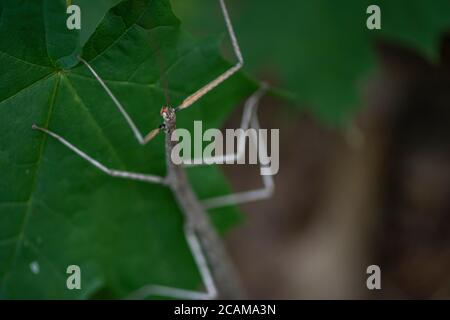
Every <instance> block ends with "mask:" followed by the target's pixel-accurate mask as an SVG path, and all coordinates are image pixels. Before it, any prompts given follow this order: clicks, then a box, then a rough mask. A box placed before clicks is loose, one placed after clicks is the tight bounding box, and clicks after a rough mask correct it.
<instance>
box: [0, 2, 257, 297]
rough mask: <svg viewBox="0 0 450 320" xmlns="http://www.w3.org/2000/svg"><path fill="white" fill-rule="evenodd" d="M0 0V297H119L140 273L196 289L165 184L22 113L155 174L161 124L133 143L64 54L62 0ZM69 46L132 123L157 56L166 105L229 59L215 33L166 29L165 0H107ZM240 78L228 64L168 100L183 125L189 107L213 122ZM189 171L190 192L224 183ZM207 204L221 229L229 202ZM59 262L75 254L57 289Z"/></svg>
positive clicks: (146, 119)
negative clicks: (144, 140)
mask: <svg viewBox="0 0 450 320" xmlns="http://www.w3.org/2000/svg"><path fill="white" fill-rule="evenodd" d="M0 3H1V6H0V10H1V21H0V114H1V116H0V298H86V297H91V296H92V295H94V294H96V293H97V295H96V296H107V297H123V296H124V295H126V294H127V293H129V292H130V291H132V290H134V289H136V288H138V287H140V286H142V285H144V284H147V283H157V284H164V285H172V286H177V287H182V288H198V285H199V283H200V280H199V275H198V272H197V270H196V268H195V264H194V262H193V260H192V257H191V255H190V252H189V250H188V248H187V246H186V244H185V241H184V240H183V233H182V223H183V222H182V216H181V213H180V211H179V209H178V208H177V206H176V204H175V201H174V198H173V195H172V194H171V192H170V191H169V190H168V189H167V188H165V187H162V186H158V185H151V184H146V183H140V182H133V181H127V180H121V179H117V178H111V177H108V176H106V175H104V174H103V173H102V172H99V170H97V169H95V168H93V167H92V166H91V165H90V164H88V163H87V162H85V161H84V160H83V159H81V158H80V157H78V156H77V155H75V154H74V153H73V152H71V151H70V150H68V149H67V148H66V147H64V146H63V145H61V144H60V143H59V142H57V141H55V140H54V139H50V138H49V137H47V136H46V135H44V134H42V133H40V132H37V131H33V130H31V126H32V124H33V123H36V124H38V125H40V126H43V127H48V128H49V129H50V130H53V131H55V132H57V133H59V134H61V135H62V136H64V137H65V138H66V139H68V140H69V141H71V142H72V143H73V144H75V145H76V146H78V147H79V148H80V149H82V150H83V151H85V152H86V153H88V154H90V155H91V156H92V157H94V158H95V159H98V160H99V161H101V162H103V163H104V164H106V165H107V166H109V167H111V168H116V169H121V170H129V171H136V172H144V173H152V174H159V175H164V174H165V160H164V145H163V136H162V135H161V136H160V137H158V138H157V139H156V140H155V141H152V142H151V143H150V144H149V145H147V146H145V147H142V146H140V145H139V144H138V143H137V142H136V141H135V140H134V136H133V134H132V132H131V130H130V129H129V128H128V127H127V125H126V122H125V121H124V119H123V117H122V116H121V114H120V113H119V112H118V111H117V110H116V107H115V106H114V104H113V103H112V102H111V100H110V99H109V98H108V96H107V95H106V93H105V92H104V90H103V89H102V88H101V86H100V85H99V84H98V82H97V81H96V80H95V79H94V78H93V77H92V76H91V74H90V73H89V72H88V70H87V69H86V67H84V66H83V65H81V64H77V65H75V64H74V61H75V60H73V59H74V57H76V56H75V55H76V52H77V50H79V49H77V48H78V46H79V43H80V38H79V35H78V34H77V33H76V32H75V33H74V34H72V33H70V32H68V31H67V30H66V29H65V20H64V18H65V17H66V14H65V7H64V3H65V1H62V0H61V1H57V0H33V1H17V0H9V1H2V2H0ZM49 3H51V5H50V4H49ZM62 23H64V25H62ZM156 52H158V53H156ZM156 56H161V57H162V61H163V63H161V62H159V61H158V59H157V58H156ZM83 57H84V58H85V59H86V60H88V61H90V63H91V64H92V65H93V67H94V68H95V69H96V70H97V72H98V73H99V74H100V75H101V76H102V77H103V78H104V79H105V80H106V82H107V84H108V85H109V86H110V88H111V90H112V91H113V92H114V93H115V94H116V95H117V97H118V98H119V100H121V101H122V103H123V104H124V106H125V107H126V109H127V110H128V112H129V113H130V115H131V117H132V118H133V119H134V120H135V121H136V122H137V125H138V127H139V128H140V129H141V130H142V131H143V132H144V131H145V132H147V131H148V130H150V129H152V128H154V127H155V126H157V125H158V124H159V123H160V121H161V119H160V116H159V110H160V108H161V106H162V105H163V104H164V103H165V97H164V89H163V86H162V85H161V81H160V80H159V79H160V72H161V68H162V71H163V72H164V74H165V76H166V79H167V82H168V84H169V88H170V96H171V104H172V105H177V104H178V103H180V102H181V101H182V100H183V98H185V97H186V96H187V95H188V94H189V93H191V92H192V91H193V90H195V89H197V88H198V87H200V86H201V85H203V84H205V83H207V82H208V81H210V80H211V79H213V78H214V77H215V76H217V75H218V74H220V72H222V71H224V70H225V69H226V68H227V67H229V65H230V64H229V63H227V62H226V61H225V60H223V59H222V58H221V56H220V55H219V53H218V43H217V42H216V41H202V42H197V41H195V40H194V39H192V38H191V37H190V36H189V35H187V34H186V33H184V32H183V31H182V30H180V28H179V21H178V19H177V18H176V17H175V16H174V15H173V14H172V12H171V9H170V5H169V3H168V1H166V0H158V1H155V0H153V1H152V0H132V1H124V2H121V3H120V4H119V5H118V6H116V7H114V8H113V9H111V11H110V12H109V13H108V14H107V15H106V17H105V18H104V20H103V21H102V22H101V24H100V25H99V26H98V28H97V29H96V31H95V32H94V33H93V35H92V36H91V37H90V40H89V41H88V42H87V43H86V45H85V46H84V48H83ZM161 66H162V67H161ZM252 90H254V84H252V83H251V82H249V81H248V80H247V79H246V78H244V77H243V76H242V75H236V76H233V77H232V78H231V79H230V80H229V81H227V82H226V84H224V85H223V86H220V87H219V88H218V89H217V90H215V91H214V92H211V93H210V94H208V95H207V96H206V97H205V98H204V99H202V100H201V101H200V102H198V103H197V104H196V105H195V106H193V107H192V108H190V109H187V110H185V111H183V112H182V113H180V115H179V117H178V118H179V125H180V126H182V127H186V128H190V129H191V127H192V123H193V120H195V119H198V120H200V119H201V120H203V121H204V127H206V128H207V127H218V126H220V125H221V124H222V122H223V120H224V119H225V118H226V116H227V114H228V113H229V112H230V111H231V109H232V108H233V106H235V105H236V104H237V103H239V102H240V101H241V100H242V99H243V98H244V97H245V96H247V95H249V94H250V93H251V92H252ZM190 177H191V180H192V182H193V184H194V187H195V189H196V190H197V192H198V194H199V196H200V197H201V198H204V197H208V196H213V195H218V194H222V193H226V192H228V191H229V189H228V187H227V184H226V183H225V182H224V179H223V178H222V176H221V174H220V172H219V171H218V170H217V168H215V167H211V168H201V169H195V170H194V171H190ZM216 215H217V218H218V219H217V220H221V222H220V223H219V227H220V228H222V229H223V228H224V227H226V226H227V225H229V223H231V222H232V221H233V220H235V217H236V215H235V210H234V209H224V210H217V212H214V213H213V216H216ZM71 264H76V265H79V266H80V267H81V270H82V289H81V290H72V291H71V290H68V289H67V288H66V276H67V275H66V268H67V266H68V265H71ZM99 292H100V293H99Z"/></svg>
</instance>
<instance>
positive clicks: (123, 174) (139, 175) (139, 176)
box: [32, 125, 165, 184]
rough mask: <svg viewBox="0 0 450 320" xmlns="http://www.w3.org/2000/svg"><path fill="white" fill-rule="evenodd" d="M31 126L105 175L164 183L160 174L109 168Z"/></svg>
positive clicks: (38, 128) (59, 138)
mask: <svg viewBox="0 0 450 320" xmlns="http://www.w3.org/2000/svg"><path fill="white" fill-rule="evenodd" d="M32 128H33V129H34V130H39V131H42V132H44V133H46V134H48V135H49V136H51V137H52V138H54V139H56V140H58V141H59V142H61V143H62V144H63V145H65V146H66V147H68V148H69V149H70V150H72V151H73V152H75V153H76V154H77V155H79V156H80V157H81V158H83V159H84V160H86V161H87V162H89V163H90V164H92V165H93V166H94V167H96V168H97V169H100V170H101V171H103V172H104V173H106V174H107V175H110V176H112V177H119V178H124V179H131V180H138V181H144V182H150V183H157V184H165V179H164V178H163V177H160V176H155V175H149V174H142V173H135V172H128V171H120V170H114V169H110V168H108V167H106V166H105V165H103V164H102V163H100V162H98V161H97V160H95V159H93V158H92V157H90V156H89V155H87V154H86V153H84V152H83V151H81V150H80V149H78V148H77V147H75V146H74V145H73V144H71V143H70V142H68V141H67V140H65V139H64V138H63V137H61V136H60V135H58V134H56V133H54V132H52V131H50V130H47V129H44V128H41V127H38V126H37V125H33V126H32Z"/></svg>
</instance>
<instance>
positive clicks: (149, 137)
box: [78, 57, 161, 145]
mask: <svg viewBox="0 0 450 320" xmlns="http://www.w3.org/2000/svg"><path fill="white" fill-rule="evenodd" d="M78 60H80V61H81V62H82V63H83V64H84V65H85V66H86V67H87V68H88V69H89V71H90V72H91V73H92V75H93V76H94V77H95V79H97V81H98V82H99V83H100V85H101V86H102V87H103V89H104V90H105V91H106V93H107V94H108V96H109V97H110V98H111V100H112V101H113V102H114V104H115V105H116V107H117V109H119V111H120V113H121V114H122V115H123V117H124V118H125V121H126V122H127V124H128V126H129V127H130V129H131V131H133V133H134V136H135V137H136V140H137V141H138V142H139V143H140V144H141V145H144V144H146V143H147V142H149V141H150V140H152V139H153V138H154V137H155V136H156V135H157V134H158V133H159V132H160V130H161V128H157V129H153V130H152V131H150V132H149V133H148V134H147V135H146V136H145V137H144V136H143V135H142V134H141V132H140V131H139V129H138V128H137V126H136V124H135V123H134V121H133V119H131V117H130V115H129V114H128V112H127V111H126V110H125V108H124V107H123V106H122V104H121V103H120V101H119V100H118V99H117V98H116V96H115V95H114V94H113V93H112V91H111V90H110V89H109V87H108V86H107V85H106V83H105V82H104V81H103V79H102V78H101V77H100V76H99V75H98V73H97V72H96V71H95V70H94V68H93V67H92V66H91V65H90V64H89V63H88V62H87V61H86V60H84V59H83V58H81V57H78Z"/></svg>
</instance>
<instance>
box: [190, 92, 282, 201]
mask: <svg viewBox="0 0 450 320" xmlns="http://www.w3.org/2000/svg"><path fill="white" fill-rule="evenodd" d="M266 91H267V85H266V84H263V85H262V87H261V88H260V89H259V90H258V91H256V92H255V93H254V94H253V95H252V96H250V98H248V99H247V101H246V103H245V106H244V112H243V116H242V121H241V128H242V129H244V130H246V129H248V128H249V127H250V126H251V127H253V128H254V129H256V130H259V129H260V126H259V121H258V116H257V110H258V104H259V100H260V99H261V97H262V96H263V95H264V93H265V92H266ZM260 138H261V139H262V140H261V139H260V143H259V148H262V149H263V150H262V152H261V153H262V154H267V153H266V150H265V148H266V147H267V141H265V140H263V137H260ZM245 139H246V137H245V136H244V135H242V136H240V137H239V141H238V150H237V152H236V153H235V154H228V155H222V156H216V157H213V158H208V159H206V160H205V159H203V161H198V162H197V163H202V162H203V163H217V162H220V163H226V161H227V160H233V161H237V160H239V159H241V158H242V157H243V156H245ZM254 142H255V143H256V141H255V140H254ZM190 163H191V162H189V164H190ZM194 163H195V162H194ZM260 166H261V167H262V165H261V162H260ZM262 179H263V185H264V186H263V188H260V189H256V190H250V191H244V192H239V193H234V194H229V195H225V196H219V197H215V198H211V199H206V200H203V205H204V207H205V208H206V209H212V208H218V207H224V206H230V205H235V204H240V203H246V202H251V201H257V200H263V199H267V198H269V197H271V196H272V194H273V192H274V188H275V186H274V182H273V178H272V176H271V175H264V176H262Z"/></svg>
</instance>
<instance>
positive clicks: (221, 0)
mask: <svg viewBox="0 0 450 320" xmlns="http://www.w3.org/2000/svg"><path fill="white" fill-rule="evenodd" d="M219 3H220V8H221V10H222V13H223V17H224V19H225V24H226V27H227V31H228V35H229V36H230V40H231V45H232V47H233V51H234V54H235V55H236V58H237V59H238V62H237V63H236V64H235V65H234V66H232V67H231V68H230V69H228V70H227V71H225V72H224V73H223V74H221V75H219V76H218V77H217V78H216V79H214V80H213V81H211V82H210V83H208V84H206V85H205V86H203V87H202V88H200V89H199V90H197V91H196V92H194V93H193V94H191V95H190V96H189V97H187V98H186V99H184V101H183V102H182V103H181V105H179V106H178V107H176V108H175V110H176V111H179V110H182V109H186V108H188V107H189V106H191V105H192V104H193V103H195V102H196V101H197V100H199V99H200V98H201V97H203V96H204V95H205V94H207V93H208V92H210V91H211V90H213V89H214V88H215V87H217V86H218V85H219V84H221V83H222V82H224V81H225V80H227V79H228V78H229V77H231V76H232V75H233V74H235V73H236V72H237V71H238V70H239V69H241V68H242V66H243V65H244V58H243V57H242V53H241V49H240V47H239V43H238V41H237V38H236V34H235V32H234V28H233V24H232V23H231V19H230V16H229V14H228V9H227V7H226V5H225V1H224V0H219Z"/></svg>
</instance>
